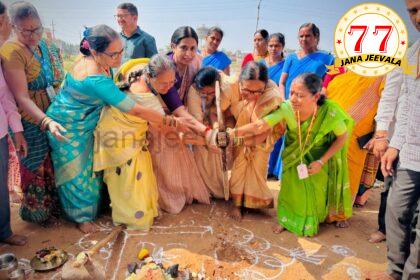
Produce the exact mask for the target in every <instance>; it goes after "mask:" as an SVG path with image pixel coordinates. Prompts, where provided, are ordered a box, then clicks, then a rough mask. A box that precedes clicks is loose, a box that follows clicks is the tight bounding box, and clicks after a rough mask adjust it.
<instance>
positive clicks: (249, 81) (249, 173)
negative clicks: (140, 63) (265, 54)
mask: <svg viewBox="0 0 420 280" xmlns="http://www.w3.org/2000/svg"><path fill="white" fill-rule="evenodd" d="M230 99H231V101H230V102H231V112H232V115H233V116H234V117H235V119H236V126H235V127H241V126H243V125H246V124H249V123H251V122H253V121H256V120H258V119H260V118H263V117H264V116H265V115H268V114H269V113H270V112H272V111H274V110H275V109H277V108H278V106H279V104H280V102H281V97H280V92H279V89H278V87H277V85H276V84H275V83H274V82H273V81H271V80H269V78H268V70H267V67H266V66H265V65H264V64H262V63H257V62H253V61H252V62H249V63H248V64H247V65H246V66H245V68H244V69H242V72H241V75H240V77H239V90H238V91H233V92H232V96H231V97H230ZM263 137H264V138H266V140H265V141H264V142H263V143H261V144H255V143H256V139H253V138H252V137H249V141H248V142H247V143H234V145H235V146H236V147H235V150H234V156H233V157H234V160H233V167H232V173H231V178H230V196H231V198H232V200H233V204H234V205H235V208H234V209H233V211H232V213H231V217H232V218H233V219H236V220H240V219H241V210H242V208H244V207H245V208H252V209H263V208H271V207H273V205H274V204H273V195H272V193H271V191H270V189H269V188H268V186H267V182H266V178H267V171H268V159H269V156H270V153H271V150H272V148H273V145H274V143H275V141H276V140H277V139H278V138H279V135H276V136H275V133H273V130H269V131H266V132H265V135H263ZM242 144H245V145H242Z"/></svg>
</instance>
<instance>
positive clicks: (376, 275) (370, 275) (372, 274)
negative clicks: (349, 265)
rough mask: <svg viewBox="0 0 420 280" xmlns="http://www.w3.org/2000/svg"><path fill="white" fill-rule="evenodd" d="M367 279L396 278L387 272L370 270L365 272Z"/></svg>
mask: <svg viewBox="0 0 420 280" xmlns="http://www.w3.org/2000/svg"><path fill="white" fill-rule="evenodd" d="M364 279H366V280H395V278H394V277H392V276H391V275H389V274H388V273H386V272H379V271H369V272H366V273H365V278H364Z"/></svg>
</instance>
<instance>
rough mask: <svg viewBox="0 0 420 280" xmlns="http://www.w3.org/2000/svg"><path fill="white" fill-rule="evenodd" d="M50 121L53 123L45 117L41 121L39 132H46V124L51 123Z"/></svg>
mask: <svg viewBox="0 0 420 280" xmlns="http://www.w3.org/2000/svg"><path fill="white" fill-rule="evenodd" d="M52 121H53V120H52V119H51V118H50V117H48V116H45V117H44V118H43V119H42V121H41V130H43V131H45V130H46V128H47V126H48V124H49V123H50V122H52Z"/></svg>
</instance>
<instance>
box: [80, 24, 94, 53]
mask: <svg viewBox="0 0 420 280" xmlns="http://www.w3.org/2000/svg"><path fill="white" fill-rule="evenodd" d="M91 32H92V29H91V28H89V27H86V26H85V30H84V31H83V43H82V48H84V49H86V50H88V49H90V45H89V42H88V40H87V37H89V36H90V34H91Z"/></svg>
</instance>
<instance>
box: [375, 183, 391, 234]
mask: <svg viewBox="0 0 420 280" xmlns="http://www.w3.org/2000/svg"><path fill="white" fill-rule="evenodd" d="M391 186H392V177H391V176H389V177H386V178H385V179H384V188H383V189H382V192H381V204H380V205H379V213H378V226H379V228H378V230H379V231H380V232H382V233H383V234H386V229H385V213H386V201H387V199H388V193H389V189H390V188H391Z"/></svg>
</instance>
